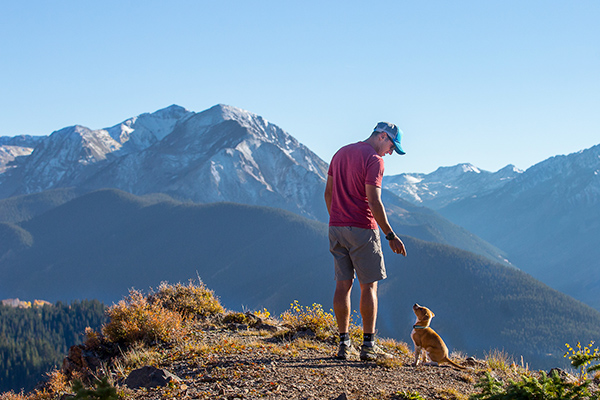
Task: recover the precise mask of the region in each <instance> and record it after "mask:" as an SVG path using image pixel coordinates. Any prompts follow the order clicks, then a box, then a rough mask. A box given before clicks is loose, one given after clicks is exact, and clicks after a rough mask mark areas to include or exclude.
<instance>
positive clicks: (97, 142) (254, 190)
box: [0, 105, 506, 262]
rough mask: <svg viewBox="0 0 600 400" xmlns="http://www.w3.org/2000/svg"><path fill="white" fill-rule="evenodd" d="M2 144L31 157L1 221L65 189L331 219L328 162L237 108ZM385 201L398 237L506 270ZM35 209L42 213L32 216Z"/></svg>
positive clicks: (6, 188) (1, 181)
mask: <svg viewBox="0 0 600 400" xmlns="http://www.w3.org/2000/svg"><path fill="white" fill-rule="evenodd" d="M0 143H7V144H6V145H3V146H4V148H5V151H7V150H6V146H8V144H10V145H11V146H13V145H15V144H20V145H21V146H22V147H23V148H24V149H26V150H23V151H24V154H23V155H21V156H18V157H15V158H14V159H13V161H12V162H8V163H6V164H5V172H4V173H0V198H6V199H5V201H8V203H4V206H3V207H0V221H5V222H17V221H19V220H20V219H21V218H30V217H31V216H32V215H36V214H35V213H36V212H42V211H44V210H45V209H44V207H43V204H44V202H43V201H37V198H36V196H35V195H36V194H37V195H41V196H44V194H43V193H44V192H45V191H48V190H62V196H61V198H62V199H63V200H68V199H72V198H73V196H74V195H77V194H82V193H85V192H87V191H92V190H97V189H101V188H116V189H120V190H124V191H127V192H129V193H132V194H136V195H145V194H151V193H164V194H167V195H169V196H171V197H173V198H175V199H178V200H183V201H193V202H195V203H212V202H218V201H229V202H235V203H241V204H250V205H264V206H270V207H277V208H281V209H284V210H289V211H292V212H294V213H296V214H299V215H302V216H305V217H308V218H311V219H315V220H318V221H322V222H326V221H327V220H328V215H327V209H326V207H325V202H324V200H323V193H324V191H325V179H326V173H327V163H326V162H325V161H323V160H322V159H321V158H319V157H318V156H317V155H316V154H314V153H313V152H311V151H310V150H309V149H308V148H307V147H305V146H304V145H302V144H301V143H299V142H298V141H297V140H296V139H295V138H293V137H292V136H291V135H289V134H288V133H286V132H285V131H284V130H282V129H281V128H279V127H277V126H276V125H274V124H272V123H270V122H268V121H266V120H265V119H263V118H262V117H260V116H258V115H256V114H253V113H250V112H248V111H245V110H241V109H239V108H235V107H231V106H226V105H216V106H214V107H212V108H210V109H208V110H205V111H203V112H200V113H194V112H191V111H188V110H186V109H184V108H183V107H180V106H176V105H173V106H170V107H167V108H165V109H162V110H158V111H156V112H154V113H152V114H142V115H140V116H138V117H134V118H130V119H128V120H126V121H124V122H121V123H119V124H117V125H114V126H113V127H110V128H106V129H98V130H92V129H89V128H86V127H83V126H77V125H76V126H72V127H68V128H64V129H60V130H58V131H55V132H53V133H52V134H51V135H49V136H47V137H43V138H36V139H33V138H31V137H20V138H3V142H0ZM28 143H29V145H30V146H31V147H27V146H26V145H27V144H28ZM3 146H0V149H2V148H3ZM27 195H31V196H30V197H26V196H27ZM24 196H25V197H24ZM46 197H47V198H49V199H52V201H57V198H58V196H56V195H55V194H53V195H52V196H46ZM11 199H17V200H16V201H15V200H11ZM384 199H385V201H386V204H387V205H388V213H389V214H390V219H391V220H392V223H393V224H394V226H395V227H396V229H397V230H398V231H399V232H404V233H405V234H408V235H412V236H415V237H417V238H420V239H423V240H428V241H433V242H437V243H442V244H449V245H451V246H455V247H458V248H461V249H464V250H468V251H472V252H475V253H478V254H481V255H484V256H486V257H489V258H490V259H492V260H494V261H500V262H506V255H505V254H504V252H502V251H501V250H500V249H498V248H497V247H495V246H492V245H490V244H489V243H487V242H485V241H483V240H481V239H480V238H478V237H476V236H475V235H473V234H472V233H470V232H468V231H467V230H465V229H464V228H461V227H459V226H457V225H456V224H454V223H451V222H450V221H448V220H447V219H446V218H444V217H442V216H441V215H440V214H438V213H436V212H435V211H433V210H431V209H428V208H425V207H421V206H415V205H414V204H412V203H410V202H408V201H404V200H402V199H400V198H398V197H397V196H395V195H393V194H392V193H390V192H386V193H384ZM30 202H33V204H35V205H36V207H37V208H36V210H32V209H27V206H26V204H28V203H30ZM11 204H12V205H11ZM56 205H58V204H57V203H52V204H49V206H56ZM14 207H21V209H20V210H15V209H14ZM2 210H5V212H8V211H7V210H12V211H10V214H11V215H5V216H4V217H2V214H1V213H2ZM32 213H33V214H32Z"/></svg>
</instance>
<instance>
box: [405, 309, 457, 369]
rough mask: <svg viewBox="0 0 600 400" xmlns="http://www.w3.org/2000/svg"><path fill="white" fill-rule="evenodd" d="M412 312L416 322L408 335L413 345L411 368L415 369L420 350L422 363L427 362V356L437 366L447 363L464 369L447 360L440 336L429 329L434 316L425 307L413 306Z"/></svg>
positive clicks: (446, 352) (446, 353) (446, 350)
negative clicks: (413, 357)
mask: <svg viewBox="0 0 600 400" xmlns="http://www.w3.org/2000/svg"><path fill="white" fill-rule="evenodd" d="M413 311H414V312H415V315H416V316H417V322H416V323H415V324H414V325H413V331H412V333H411V334H410V337H411V338H412V340H413V343H414V344H415V362H414V363H413V366H415V367H416V366H417V365H418V364H419V356H420V355H421V350H425V352H424V353H423V362H425V361H427V356H429V359H430V360H431V361H433V362H435V363H437V364H441V363H448V364H450V365H452V366H453V367H456V368H460V369H466V368H465V367H463V366H460V365H458V364H456V363H455V362H454V361H452V360H451V359H449V358H448V347H446V344H445V343H444V341H443V340H442V338H441V337H440V335H438V334H437V333H435V331H434V330H433V329H431V328H430V327H429V323H430V322H431V318H433V317H435V314H434V313H433V312H432V311H431V310H430V309H428V308H427V307H422V306H420V305H418V304H415V305H414V306H413Z"/></svg>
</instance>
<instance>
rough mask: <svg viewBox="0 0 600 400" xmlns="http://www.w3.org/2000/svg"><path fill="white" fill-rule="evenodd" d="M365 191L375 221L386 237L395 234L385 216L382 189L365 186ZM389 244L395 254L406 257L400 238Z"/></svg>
mask: <svg viewBox="0 0 600 400" xmlns="http://www.w3.org/2000/svg"><path fill="white" fill-rule="evenodd" d="M365 189H366V192H367V200H368V201H369V207H370V208H371V212H372V213H373V217H374V218H375V221H377V225H379V227H380V228H381V230H382V231H383V233H384V235H387V234H389V233H390V232H393V230H392V227H391V226H390V223H389V221H388V219H387V215H386V214H385V207H384V206H383V202H382V201H381V188H379V187H377V186H374V185H365ZM389 243H390V248H391V249H392V251H393V252H394V253H396V254H402V255H403V256H406V248H405V247H404V243H402V240H400V238H399V237H398V236H396V237H395V238H394V239H392V240H390V241H389Z"/></svg>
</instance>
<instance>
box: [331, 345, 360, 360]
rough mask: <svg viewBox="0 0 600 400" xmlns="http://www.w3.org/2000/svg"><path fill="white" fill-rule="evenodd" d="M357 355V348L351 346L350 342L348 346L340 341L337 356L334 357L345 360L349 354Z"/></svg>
mask: <svg viewBox="0 0 600 400" xmlns="http://www.w3.org/2000/svg"><path fill="white" fill-rule="evenodd" d="M357 355H358V350H356V349H355V348H354V346H352V344H350V346H347V345H345V344H344V343H340V347H339V348H338V352H337V356H335V358H337V359H338V360H347V359H349V358H350V357H351V356H357Z"/></svg>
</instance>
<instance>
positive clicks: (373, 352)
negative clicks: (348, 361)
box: [360, 344, 394, 361]
mask: <svg viewBox="0 0 600 400" xmlns="http://www.w3.org/2000/svg"><path fill="white" fill-rule="evenodd" d="M378 358H385V359H388V358H394V357H393V356H392V355H391V354H388V353H386V352H385V351H383V350H381V348H380V347H379V346H376V345H375V346H365V345H364V344H363V345H362V347H361V348H360V359H361V360H362V361H375V360H377V359H378Z"/></svg>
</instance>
